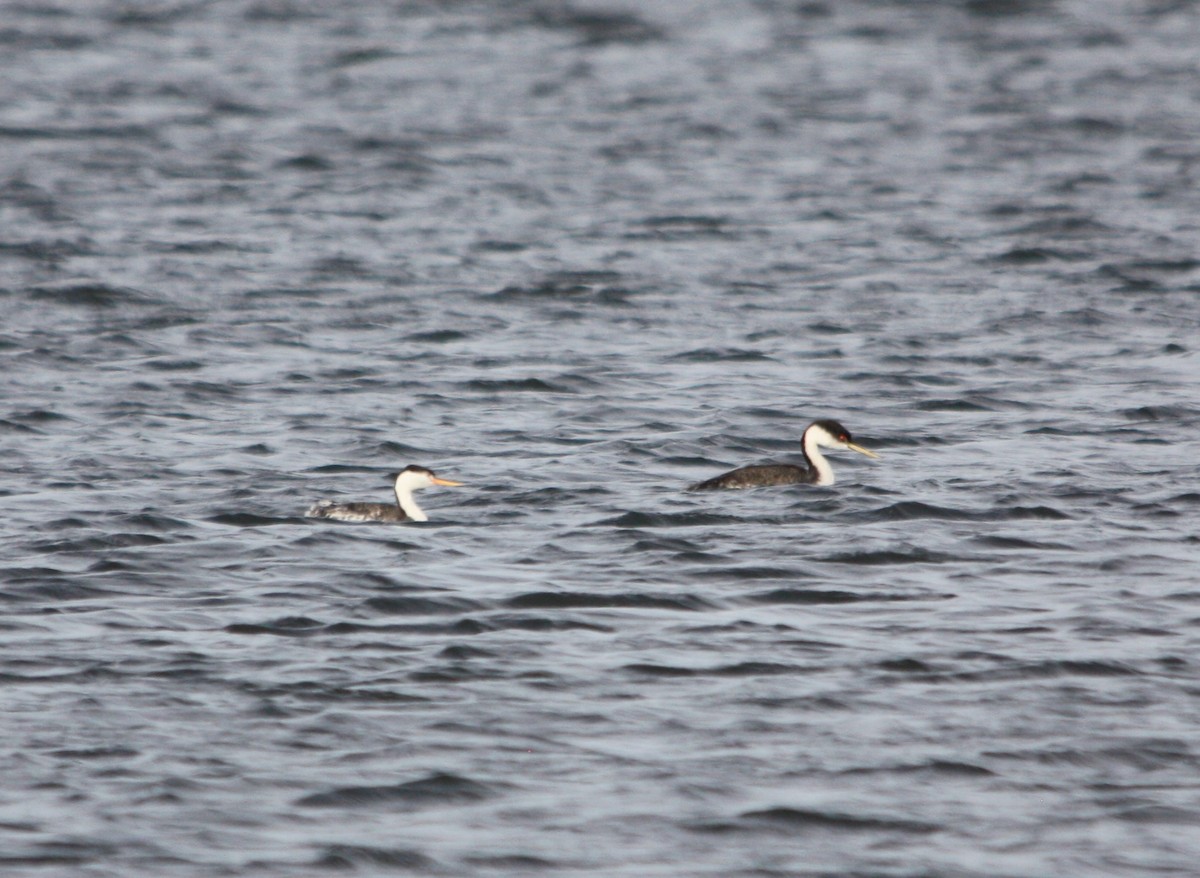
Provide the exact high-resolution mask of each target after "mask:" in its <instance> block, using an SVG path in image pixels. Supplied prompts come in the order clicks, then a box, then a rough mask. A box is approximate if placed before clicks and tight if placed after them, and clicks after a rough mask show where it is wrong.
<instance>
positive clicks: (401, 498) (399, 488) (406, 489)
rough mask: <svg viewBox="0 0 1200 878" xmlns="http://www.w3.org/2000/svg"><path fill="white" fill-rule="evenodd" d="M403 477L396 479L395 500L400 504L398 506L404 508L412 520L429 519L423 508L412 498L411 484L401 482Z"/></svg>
mask: <svg viewBox="0 0 1200 878" xmlns="http://www.w3.org/2000/svg"><path fill="white" fill-rule="evenodd" d="M402 481H404V480H403V479H396V502H397V503H399V504H400V508H401V509H403V510H404V514H405V515H407V516H408V517H409V518H410V519H412V520H413V521H429V516H428V515H426V514H425V512H424V510H422V509H421V507H420V506H418V505H417V501H416V500H414V499H413V489H412V486H411V485H407V484H403V485H402V484H401V482H402Z"/></svg>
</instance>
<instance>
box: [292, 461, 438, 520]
mask: <svg viewBox="0 0 1200 878" xmlns="http://www.w3.org/2000/svg"><path fill="white" fill-rule="evenodd" d="M389 478H391V479H393V485H394V487H395V489H396V505H394V506H393V505H392V504H391V503H336V502H334V501H333V500H319V501H317V502H316V503H314V504H313V505H312V506H310V507H309V509H308V512H306V513H304V514H305V515H307V516H308V517H309V518H329V519H332V520H333V521H389V522H397V521H429V516H428V515H426V514H425V511H424V510H423V509H421V507H420V506H418V505H417V501H416V500H414V499H413V491H419V490H421V489H422V488H428V487H430V486H431V485H443V486H445V487H447V488H457V487H459V486H461V485H462V482H454V481H451V480H450V479H441V478H438V477H437V476H436V475H434V474H433V471H432V470H429V469H426V468H425V467H423V466H416V465H415V464H413V465H410V466H406V467H405V468H404V469H403V470H401V471H400V472H398V473H395V474H393V475H392V476H390V477H389Z"/></svg>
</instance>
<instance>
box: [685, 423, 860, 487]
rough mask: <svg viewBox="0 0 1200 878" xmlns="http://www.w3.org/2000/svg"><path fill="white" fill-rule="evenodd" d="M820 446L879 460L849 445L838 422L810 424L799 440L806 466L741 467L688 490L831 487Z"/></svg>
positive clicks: (829, 470) (843, 429) (766, 465)
mask: <svg viewBox="0 0 1200 878" xmlns="http://www.w3.org/2000/svg"><path fill="white" fill-rule="evenodd" d="M822 445H824V446H825V447H826V448H848V449H850V450H851V451H857V452H858V453H859V454H865V455H866V456H867V457H876V458H877V457H879V455H878V454H876V453H875V452H874V451H868V450H867V449H866V448H863V447H862V446H861V445H855V444H854V443H853V442H852V441H850V431H849V430H847V429H846V428H845V427H843V426H842V425H841V424H839V423H838V422H837V421H813V422H812V423H811V424H809V425H808V426H807V427H805V428H804V435H803V436H802V437H801V438H800V447H801V448H803V449H804V460H805V462H806V464H807V466H793V465H792V464H786V463H779V464H763V465H760V466H743V467H741V468H739V469H735V470H730V471H729V472H727V473H723V474H722V475H719V476H714V477H713V478H711V479H706V480H705V481H703V482H697V483H696V484H694V485H692V486H691V487H689V488H688V490H689V491H713V490H717V489H720V488H759V487H764V486H767V485H832V484H833V482H834V477H833V467H831V466H830V465H829V461H827V460H826V459H825V455H823V454H821V451H820V446H822Z"/></svg>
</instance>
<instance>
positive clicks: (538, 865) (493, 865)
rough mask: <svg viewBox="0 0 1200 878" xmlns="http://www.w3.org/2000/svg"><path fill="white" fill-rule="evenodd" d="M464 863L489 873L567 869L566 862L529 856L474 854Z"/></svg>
mask: <svg viewBox="0 0 1200 878" xmlns="http://www.w3.org/2000/svg"><path fill="white" fill-rule="evenodd" d="M463 862H465V863H469V864H470V865H472V866H477V867H479V868H482V869H486V870H489V871H492V870H495V871H500V872H516V873H517V874H522V873H527V872H541V871H543V870H547V869H561V870H566V868H567V864H566V863H565V862H562V861H556V860H546V859H543V858H542V857H534V856H529V855H528V854H494V855H488V854H472V855H470V856H467V857H463Z"/></svg>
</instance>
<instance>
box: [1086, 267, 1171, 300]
mask: <svg viewBox="0 0 1200 878" xmlns="http://www.w3.org/2000/svg"><path fill="white" fill-rule="evenodd" d="M1095 274H1096V276H1097V277H1098V278H1100V279H1102V280H1106V281H1116V282H1117V284H1118V285H1117V286H1116V287H1114V288H1113V289H1114V290H1115V291H1119V292H1125V293H1157V292H1161V291H1163V290H1164V289H1166V287H1164V286H1163V284H1162V283H1160V282H1159V281H1156V280H1153V279H1152V278H1149V277H1143V276H1139V274H1138V273H1136V272H1134V271H1131V270H1130V269H1128V268H1125V267H1124V266H1120V265H1116V264H1113V263H1107V264H1105V265H1101V266H1100V267H1099V268H1098V269H1096V272H1095Z"/></svg>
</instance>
